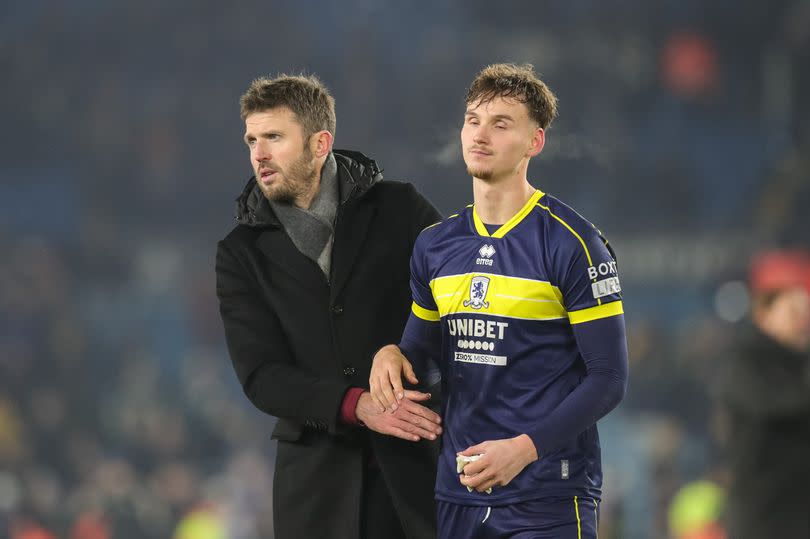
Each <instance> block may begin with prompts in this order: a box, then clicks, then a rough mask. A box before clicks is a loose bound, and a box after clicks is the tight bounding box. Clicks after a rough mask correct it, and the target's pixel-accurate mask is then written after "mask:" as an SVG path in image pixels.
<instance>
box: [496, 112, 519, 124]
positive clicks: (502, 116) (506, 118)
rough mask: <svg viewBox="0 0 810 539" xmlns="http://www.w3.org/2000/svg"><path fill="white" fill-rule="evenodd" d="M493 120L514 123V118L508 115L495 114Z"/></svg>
mask: <svg viewBox="0 0 810 539" xmlns="http://www.w3.org/2000/svg"><path fill="white" fill-rule="evenodd" d="M495 120H496V121H497V120H508V121H510V122H514V121H515V119H514V118H512V117H511V116H510V115H508V114H496V115H495Z"/></svg>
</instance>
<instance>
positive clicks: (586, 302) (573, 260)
mask: <svg viewBox="0 0 810 539" xmlns="http://www.w3.org/2000/svg"><path fill="white" fill-rule="evenodd" d="M577 217H578V216H577ZM554 218H555V219H556V220H557V221H559V224H560V227H561V228H560V229H558V232H557V234H558V235H557V242H556V252H555V256H554V257H553V258H552V260H553V264H554V268H553V272H554V274H555V278H556V283H555V284H556V285H557V286H558V287H559V288H560V292H561V293H562V296H563V305H564V306H565V309H566V311H567V312H568V318H569V320H570V321H571V324H581V323H583V322H590V321H591V320H599V319H601V318H607V317H609V316H616V315H619V314H623V313H624V307H623V305H622V289H621V285H620V283H619V274H618V267H617V264H616V257H615V255H614V253H613V249H612V248H611V247H610V246H609V245H608V242H607V240H606V239H605V238H604V236H602V234H601V233H600V232H599V231H598V230H597V229H596V227H594V226H593V225H592V224H590V223H588V222H587V221H585V220H584V219H582V218H581V217H578V219H576V220H575V219H571V220H570V222H567V221H565V220H563V219H562V218H560V217H558V216H556V215H555V216H554Z"/></svg>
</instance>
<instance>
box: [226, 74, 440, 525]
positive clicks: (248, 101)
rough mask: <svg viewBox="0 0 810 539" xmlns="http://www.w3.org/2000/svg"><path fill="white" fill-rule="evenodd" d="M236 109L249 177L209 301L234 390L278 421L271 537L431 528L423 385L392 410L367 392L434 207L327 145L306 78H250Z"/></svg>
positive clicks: (434, 429) (432, 462)
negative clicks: (215, 301) (215, 306)
mask: <svg viewBox="0 0 810 539" xmlns="http://www.w3.org/2000/svg"><path fill="white" fill-rule="evenodd" d="M241 112H242V118H243V119H244V120H245V143H246V144H247V146H248V148H249V150H250V158H251V164H252V166H253V169H254V176H253V177H252V178H251V179H250V180H249V181H248V183H247V185H246V186H245V189H244V191H243V192H242V194H241V196H240V197H239V198H238V199H237V217H236V218H237V221H238V224H237V226H236V227H235V228H234V229H233V231H231V233H230V234H228V236H227V237H226V238H225V239H224V240H222V241H221V242H220V243H219V245H218V249H217V261H216V274H217V296H218V298H219V302H220V313H221V315H222V320H223V323H224V326H225V335H226V340H227V343H228V349H229V351H230V356H231V360H232V362H233V366H234V369H235V371H236V375H237V377H238V378H239V381H240V382H241V384H242V386H243V388H244V391H245V394H246V395H247V397H248V398H249V399H250V401H251V402H252V403H253V404H254V405H255V406H256V407H257V408H258V409H260V410H262V411H264V412H266V413H268V414H270V415H273V416H276V417H277V418H278V422H277V424H276V427H275V430H274V431H273V438H275V439H277V440H278V452H277V456H276V467H275V476H274V490H273V513H274V522H275V524H274V525H275V535H276V538H277V539H306V538H313V539H315V538H318V539H320V538H335V539H338V538H340V539H343V538H345V539H358V538H361V537H362V538H377V537H380V538H397V537H408V538H427V537H434V536H435V509H434V502H433V484H434V479H435V473H436V471H435V470H436V468H435V467H436V453H437V448H436V447H435V446H436V444H437V443H438V442H436V441H435V440H436V438H437V435H438V434H440V433H441V427H440V426H439V422H440V419H439V416H438V415H437V414H436V413H435V412H434V411H433V410H432V409H431V408H430V405H431V403H433V402H435V400H436V399H437V398H438V395H436V396H434V398H433V400H432V401H430V402H428V399H429V398H430V394H428V393H424V392H422V391H417V390H416V389H414V390H409V391H406V395H405V396H406V399H405V401H404V402H405V405H404V406H401V407H400V408H399V409H398V410H397V411H396V413H394V414H391V413H383V412H384V410H382V409H380V408H377V405H376V404H375V403H374V402H373V401H372V400H371V398H370V396H369V394H368V392H367V391H366V388H367V387H368V377H369V370H370V367H371V358H372V357H373V355H374V352H375V351H376V350H377V349H379V348H380V347H381V346H383V345H384V344H386V343H388V342H392V341H395V340H396V339H397V338H398V337H399V335H400V334H401V332H402V328H403V327H404V325H405V321H406V319H407V317H408V313H409V311H410V303H411V299H410V298H411V295H410V290H409V285H408V281H409V269H408V268H409V266H408V261H409V257H410V254H411V250H412V247H413V243H414V241H415V240H416V237H417V235H418V234H419V232H420V231H421V230H422V229H423V228H425V227H426V226H428V225H431V224H433V223H435V222H436V221H438V220H439V218H440V217H439V215H438V213H437V212H436V210H435V209H434V208H433V207H432V206H431V205H430V203H429V202H428V201H427V200H425V199H424V198H423V197H422V196H421V195H419V193H417V192H416V190H415V189H414V188H413V186H411V185H409V184H405V183H398V182H391V181H385V182H383V181H382V174H381V172H380V169H379V168H378V167H377V164H376V163H375V162H374V161H373V160H371V159H369V158H367V157H366V156H364V155H363V154H361V153H357V152H349V151H341V150H334V151H333V149H332V142H333V137H334V132H335V113H334V100H333V99H332V96H331V95H330V94H329V91H328V89H326V87H324V86H323V84H322V83H321V82H320V81H319V80H318V79H317V78H315V77H311V76H310V77H303V76H292V77H291V76H281V77H278V78H276V79H265V78H263V79H258V80H256V81H254V82H253V84H252V85H251V86H250V88H249V89H248V91H247V92H246V93H245V95H244V96H242V99H241ZM420 382H421V383H420V389H427V388H428V387H429V385H432V384H435V383H436V382H437V380H421V381H420ZM420 403H421V404H420ZM434 408H435V406H434Z"/></svg>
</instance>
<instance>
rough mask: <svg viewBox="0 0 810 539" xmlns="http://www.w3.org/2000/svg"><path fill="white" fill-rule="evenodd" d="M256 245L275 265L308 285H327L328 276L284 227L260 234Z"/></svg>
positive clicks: (270, 229)
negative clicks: (303, 251)
mask: <svg viewBox="0 0 810 539" xmlns="http://www.w3.org/2000/svg"><path fill="white" fill-rule="evenodd" d="M256 246H257V247H258V248H259V250H261V252H262V253H264V255H265V256H266V257H267V259H268V260H269V261H270V263H271V264H273V266H275V267H278V268H279V269H281V270H282V271H284V272H285V273H287V274H288V275H290V276H291V277H293V278H294V279H296V280H298V281H300V282H301V283H302V284H304V285H306V286H307V287H312V286H313V284H315V283H317V284H319V285H323V286H326V285H327V282H326V276H325V275H324V274H323V272H322V271H321V268H320V267H318V264H317V263H315V262H314V261H312V260H310V259H309V258H307V257H306V256H305V255H303V254H302V253H301V252H300V251H299V250H298V249H297V248H296V247H295V244H293V242H292V240H291V239H290V237H289V236H287V233H286V232H284V229H283V228H268V229H265V230H264V232H262V233H261V235H259V238H258V239H257V240H256Z"/></svg>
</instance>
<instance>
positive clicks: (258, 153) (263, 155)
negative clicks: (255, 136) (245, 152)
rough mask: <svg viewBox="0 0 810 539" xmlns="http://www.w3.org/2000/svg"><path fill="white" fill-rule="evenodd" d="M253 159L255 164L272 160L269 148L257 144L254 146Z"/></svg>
mask: <svg viewBox="0 0 810 539" xmlns="http://www.w3.org/2000/svg"><path fill="white" fill-rule="evenodd" d="M253 159H254V160H255V161H256V162H257V163H261V162H262V161H270V160H272V159H273V156H272V154H271V153H270V148H269V147H268V146H267V145H266V144H259V143H257V144H256V146H254V147H253Z"/></svg>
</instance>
